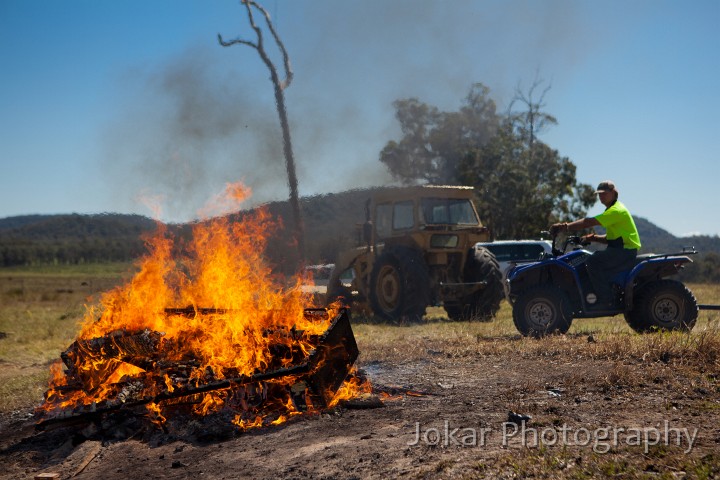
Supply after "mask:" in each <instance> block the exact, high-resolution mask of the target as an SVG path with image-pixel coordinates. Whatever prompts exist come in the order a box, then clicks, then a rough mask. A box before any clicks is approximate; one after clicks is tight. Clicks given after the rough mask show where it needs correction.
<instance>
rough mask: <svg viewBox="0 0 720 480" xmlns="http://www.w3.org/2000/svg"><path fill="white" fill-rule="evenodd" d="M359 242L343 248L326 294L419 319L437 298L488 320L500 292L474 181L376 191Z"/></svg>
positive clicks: (467, 315) (450, 310) (459, 313)
mask: <svg viewBox="0 0 720 480" xmlns="http://www.w3.org/2000/svg"><path fill="white" fill-rule="evenodd" d="M365 212H366V218H365V222H364V223H363V224H362V228H361V235H360V242H359V243H360V245H359V246H357V247H356V248H353V249H350V250H348V251H344V252H341V253H340V254H339V255H338V258H337V260H336V262H335V267H334V269H333V271H332V274H331V276H330V280H329V282H328V289H327V301H328V303H329V302H332V301H336V300H338V299H340V300H341V301H342V302H345V303H348V304H350V303H361V304H364V305H365V306H369V307H370V309H371V310H372V312H373V313H374V314H375V315H376V316H377V317H379V318H381V319H384V320H389V321H395V322H397V321H401V322H402V321H417V320H419V319H421V318H422V316H423V315H424V313H425V309H426V307H428V306H440V305H442V306H443V307H444V308H445V311H446V312H447V315H448V316H449V317H450V318H451V319H453V320H463V319H482V320H489V319H492V317H493V316H494V315H495V313H496V312H497V311H498V309H499V308H500V302H501V300H502V299H503V298H504V290H503V283H502V273H501V271H500V268H499V266H498V262H497V260H496V258H495V256H494V255H493V254H492V253H491V252H490V251H489V250H487V249H486V248H484V247H481V246H478V245H477V243H478V242H485V241H487V240H488V239H489V236H490V234H489V230H488V228H487V227H485V226H483V225H482V223H481V222H480V219H479V217H478V214H477V210H476V208H475V205H474V204H473V188H472V187H462V186H429V185H425V186H414V187H398V188H388V189H385V190H383V191H380V192H377V193H375V194H374V195H373V196H372V197H371V198H370V199H368V201H367V202H366V205H365Z"/></svg>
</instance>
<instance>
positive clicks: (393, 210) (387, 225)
mask: <svg viewBox="0 0 720 480" xmlns="http://www.w3.org/2000/svg"><path fill="white" fill-rule="evenodd" d="M414 225H415V218H414V217H413V202H412V201H407V202H398V203H394V204H393V203H381V204H379V205H378V206H377V207H376V208H375V231H376V232H377V236H378V239H383V238H388V237H390V236H391V235H392V231H393V230H407V229H409V228H413V226H414Z"/></svg>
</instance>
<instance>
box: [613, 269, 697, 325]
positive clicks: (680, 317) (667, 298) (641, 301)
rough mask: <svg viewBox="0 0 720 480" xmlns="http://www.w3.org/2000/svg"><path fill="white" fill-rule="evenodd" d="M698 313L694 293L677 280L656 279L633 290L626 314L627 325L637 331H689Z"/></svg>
mask: <svg viewBox="0 0 720 480" xmlns="http://www.w3.org/2000/svg"><path fill="white" fill-rule="evenodd" d="M697 317H698V305H697V300H696V299H695V296H694V295H693V294H692V292H691V291H690V290H689V289H688V288H687V287H686V286H685V285H683V284H682V283H681V282H678V281H677V280H659V281H657V282H652V283H649V284H647V285H645V286H643V287H642V288H641V289H640V291H639V292H637V293H636V294H635V298H634V302H633V306H632V309H631V310H630V311H629V312H627V313H626V314H625V320H626V321H627V323H628V325H630V328H632V329H633V330H635V331H636V332H638V333H647V332H653V331H673V330H679V331H686V332H687V331H690V330H692V328H693V327H694V326H695V322H696V321H697Z"/></svg>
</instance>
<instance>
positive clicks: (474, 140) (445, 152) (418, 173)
mask: <svg viewBox="0 0 720 480" xmlns="http://www.w3.org/2000/svg"><path fill="white" fill-rule="evenodd" d="M489 92H490V90H489V89H488V88H487V87H486V86H484V85H482V84H480V83H477V84H475V85H473V86H472V87H471V89H470V92H469V93H468V95H467V97H466V98H465V102H464V104H463V106H462V107H461V108H460V110H459V111H457V112H440V111H439V110H438V109H437V108H436V107H433V106H430V105H427V104H425V103H422V102H420V101H419V100H418V99H417V98H409V99H405V100H397V101H395V102H394V104H393V105H394V106H395V116H396V118H397V119H398V121H399V122H400V128H401V130H402V134H403V138H402V139H401V140H400V141H399V142H396V141H390V142H388V143H387V145H385V147H384V148H383V150H382V152H380V161H381V162H382V163H384V164H385V166H386V167H387V168H388V170H389V171H390V173H391V174H392V176H393V178H395V179H396V180H399V181H400V182H402V183H403V184H406V185H410V184H416V183H429V184H448V183H455V182H457V180H458V176H459V174H460V172H459V167H460V165H461V163H462V160H463V158H464V157H465V155H466V154H467V152H469V151H472V150H474V149H478V148H481V147H482V146H483V145H485V144H487V143H488V142H489V141H490V140H491V139H492V137H493V136H494V135H495V134H496V132H497V128H498V125H499V123H500V117H499V116H498V115H497V113H496V107H495V102H494V101H493V100H492V99H490V97H489V96H488V94H489Z"/></svg>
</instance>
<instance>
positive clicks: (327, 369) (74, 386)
mask: <svg viewBox="0 0 720 480" xmlns="http://www.w3.org/2000/svg"><path fill="white" fill-rule="evenodd" d="M165 313H166V314H167V315H185V316H188V317H194V316H198V315H213V314H226V313H228V311H226V310H221V309H207V308H206V309H195V308H192V307H188V308H181V309H177V308H175V309H166V311H165ZM333 314H334V317H333V318H330V316H331V315H333ZM304 315H305V318H306V319H310V320H317V321H325V322H327V321H329V327H328V328H327V330H326V331H325V332H324V333H323V334H322V335H307V334H306V333H305V332H303V331H300V330H296V329H295V328H294V327H293V328H292V329H277V330H272V331H270V330H267V331H265V332H264V335H266V336H268V337H269V338H270V340H271V341H270V342H269V348H270V350H271V353H272V354H273V355H272V358H273V359H278V362H277V363H278V364H277V365H276V364H275V363H276V362H273V363H272V365H269V366H268V368H267V369H265V370H263V371H257V372H256V373H254V374H252V375H240V374H237V372H234V371H233V370H232V369H228V370H227V371H225V372H222V374H221V375H218V374H216V373H215V372H213V371H212V369H210V368H209V367H208V368H205V369H204V371H201V373H198V372H199V370H201V369H199V362H198V361H197V360H196V359H193V358H183V359H181V360H168V359H167V358H163V351H164V342H166V340H164V339H163V334H162V333H160V332H154V331H151V330H148V329H146V330H143V331H141V332H126V331H117V332H112V333H110V334H107V335H104V336H103V337H100V338H94V339H91V340H77V341H75V342H74V343H73V344H72V345H71V346H70V347H69V348H68V349H67V350H66V351H65V352H63V353H62V355H61V358H62V360H63V363H64V364H65V366H66V367H67V369H66V370H65V375H66V377H67V379H68V382H67V383H66V384H65V385H62V386H59V387H55V388H54V389H51V390H49V391H48V392H47V393H46V401H45V404H44V406H43V408H39V409H38V410H37V412H36V419H37V420H38V421H37V423H36V428H37V429H38V430H43V429H46V428H48V427H50V426H52V425H56V424H68V423H81V422H88V421H93V420H95V419H98V418H103V417H106V416H107V415H109V414H112V413H114V412H118V411H132V410H133V409H136V407H145V408H144V412H145V414H146V413H147V412H148V410H152V411H156V412H158V416H159V417H160V418H162V414H161V413H160V411H163V410H167V409H170V408H178V407H179V406H181V405H185V406H187V405H194V406H198V405H200V404H203V403H206V402H207V403H211V404H212V403H213V402H217V403H219V404H221V405H222V408H226V409H227V408H230V409H233V410H234V411H235V412H237V417H236V418H237V419H238V421H239V423H237V424H238V425H239V426H243V425H247V424H249V423H252V422H255V423H256V425H258V423H257V419H258V418H264V419H266V420H261V421H260V423H259V424H260V425H265V424H267V423H271V422H269V420H267V419H268V418H270V419H272V417H273V412H274V416H275V420H277V418H279V417H280V416H281V415H286V414H287V413H300V412H306V411H317V410H321V409H323V408H326V407H328V406H330V405H331V402H332V400H333V398H334V396H335V395H336V393H337V392H338V389H339V388H340V387H341V385H342V384H343V382H345V380H346V378H348V375H349V374H350V373H351V370H352V368H353V364H354V363H355V360H356V359H357V357H358V355H359V351H358V347H357V344H356V342H355V337H354V335H353V332H352V328H351V325H350V315H349V311H348V310H347V309H340V310H338V311H336V312H334V311H330V310H326V309H314V308H308V309H305V310H304ZM275 339H277V341H275ZM301 340H302V342H301ZM307 344H310V345H311V346H312V348H311V350H309V352H307V348H306V347H305V348H304V345H305V346H306V345H307ZM306 352H307V353H306ZM87 357H92V359H93V360H98V361H94V362H93V364H95V365H98V367H97V368H96V369H95V370H94V371H92V372H88V371H87V370H84V369H79V368H77V366H78V365H81V364H82V363H83V362H81V360H83V359H87ZM123 364H124V365H130V366H131V368H130V372H131V373H126V374H124V375H122V376H121V377H120V378H117V379H115V378H113V375H117V374H116V371H117V370H118V367H119V366H120V365H123ZM99 389H104V390H103V395H102V398H103V400H100V401H92V402H91V403H89V404H88V403H86V402H74V403H73V402H68V401H67V400H66V399H68V398H74V397H73V395H74V394H78V393H85V394H87V393H89V392H90V393H92V392H95V391H98V390H99ZM209 395H210V397H209ZM213 395H214V398H213V397H212V396H213ZM75 398H76V397H75ZM208 399H210V400H208ZM151 407H153V408H151Z"/></svg>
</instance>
